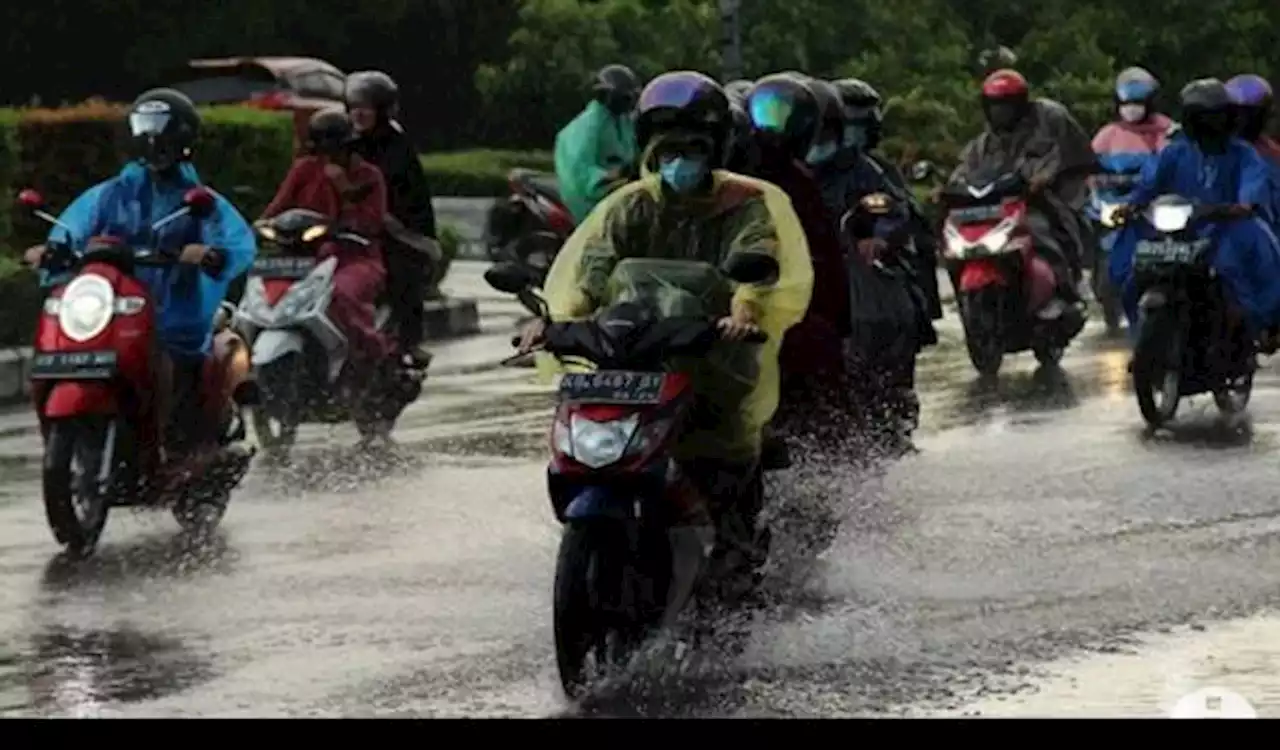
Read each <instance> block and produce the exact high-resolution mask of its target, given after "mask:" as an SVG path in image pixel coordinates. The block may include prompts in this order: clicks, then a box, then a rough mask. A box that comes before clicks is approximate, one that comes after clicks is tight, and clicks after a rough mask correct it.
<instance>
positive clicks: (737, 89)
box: [724, 78, 755, 104]
mask: <svg viewBox="0 0 1280 750" xmlns="http://www.w3.org/2000/svg"><path fill="white" fill-rule="evenodd" d="M754 85H755V84H753V83H752V82H751V81H748V80H747V79H745V78H739V79H738V80H736V81H729V82H728V83H726V84H725V85H724V93H725V95H726V96H728V97H729V101H731V102H737V103H739V104H744V103H745V102H746V101H747V94H749V93H750V92H751V87H752V86H754Z"/></svg>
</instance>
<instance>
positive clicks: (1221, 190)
mask: <svg viewBox="0 0 1280 750" xmlns="http://www.w3.org/2000/svg"><path fill="white" fill-rule="evenodd" d="M1165 194H1176V195H1180V196H1182V197H1184V198H1187V199H1189V200H1191V201H1193V202H1196V203H1214V204H1225V203H1249V204H1252V205H1254V206H1256V207H1257V209H1258V211H1259V215H1260V216H1261V217H1262V218H1251V219H1240V220H1236V221H1226V222H1221V223H1208V222H1202V223H1201V224H1200V225H1199V226H1198V227H1196V231H1197V233H1198V234H1199V236H1200V237H1202V238H1206V237H1207V238H1212V240H1213V246H1214V248H1215V249H1214V251H1213V252H1214V255H1213V258H1212V264H1213V267H1214V269H1215V270H1216V271H1217V273H1218V276H1219V278H1221V279H1222V281H1223V283H1224V284H1225V285H1226V287H1227V291H1228V292H1229V293H1230V294H1231V296H1232V298H1233V299H1234V300H1235V301H1236V303H1237V304H1239V305H1240V306H1241V307H1242V308H1243V309H1244V313H1245V318H1246V322H1247V323H1248V325H1249V327H1250V328H1251V329H1252V330H1253V331H1254V332H1257V331H1260V330H1262V329H1263V328H1266V327H1267V326H1269V325H1272V324H1273V323H1275V322H1276V321H1277V320H1280V241H1277V239H1276V235H1275V233H1274V232H1273V231H1272V230H1271V227H1270V224H1269V222H1270V221H1271V220H1272V216H1271V209H1270V207H1271V205H1272V202H1273V196H1272V186H1271V175H1270V168H1269V167H1268V165H1267V164H1266V163H1264V161H1263V159H1262V157H1261V156H1259V155H1258V152H1257V151H1255V150H1254V149H1253V147H1252V146H1250V145H1249V144H1247V143H1245V142H1244V141H1241V140H1238V139H1232V140H1231V142H1230V144H1229V145H1228V148H1227V151H1226V152H1225V153H1223V154H1221V155H1209V154H1205V153H1204V152H1202V151H1201V150H1200V149H1199V148H1198V147H1197V146H1196V144H1195V142H1193V141H1192V140H1191V139H1190V138H1188V137H1187V136H1186V135H1185V134H1179V135H1177V136H1175V138H1174V139H1173V140H1171V141H1170V142H1169V145H1168V146H1166V147H1165V149H1164V150H1163V151H1161V152H1160V158H1159V159H1157V160H1155V161H1152V162H1149V163H1148V164H1146V165H1145V167H1144V168H1143V170H1142V176H1141V178H1140V179H1139V181H1138V184H1137V185H1135V186H1134V188H1133V190H1132V192H1130V194H1129V200H1130V202H1132V203H1134V204H1136V205H1144V204H1147V203H1150V202H1151V201H1152V200H1154V199H1155V198H1157V197H1159V196H1160V195H1165ZM1149 231H1150V229H1149V228H1148V227H1147V226H1146V223H1145V222H1141V221H1135V222H1132V223H1130V224H1129V225H1128V226H1126V227H1125V228H1124V230H1123V231H1121V232H1120V233H1119V236H1118V237H1117V238H1116V244H1115V248H1114V251H1113V252H1112V253H1111V268H1110V270H1111V280H1112V282H1113V283H1114V284H1116V287H1117V288H1118V289H1120V290H1121V298H1122V301H1123V303H1124V308H1125V314H1126V315H1127V316H1128V318H1129V322H1130V323H1131V324H1136V322H1137V317H1138V299H1137V290H1136V289H1135V287H1134V280H1133V273H1132V271H1133V252H1134V248H1135V246H1136V244H1137V241H1138V240H1139V239H1141V237H1142V236H1143V234H1144V233H1146V232H1149ZM1133 329H1136V325H1131V330H1133Z"/></svg>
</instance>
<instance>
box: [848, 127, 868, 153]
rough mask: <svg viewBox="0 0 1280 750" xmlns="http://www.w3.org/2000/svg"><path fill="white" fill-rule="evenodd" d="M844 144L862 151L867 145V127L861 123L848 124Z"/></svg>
mask: <svg viewBox="0 0 1280 750" xmlns="http://www.w3.org/2000/svg"><path fill="white" fill-rule="evenodd" d="M844 145H845V148H855V149H858V150H859V151H861V150H862V149H864V148H866V146H867V129H866V128H864V127H862V126H861V125H846V126H845V128H844Z"/></svg>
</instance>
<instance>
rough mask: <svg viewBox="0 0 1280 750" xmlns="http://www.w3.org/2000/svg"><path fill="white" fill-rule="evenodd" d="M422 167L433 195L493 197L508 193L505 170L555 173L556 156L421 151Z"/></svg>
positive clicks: (488, 151) (546, 154) (548, 154)
mask: <svg viewBox="0 0 1280 750" xmlns="http://www.w3.org/2000/svg"><path fill="white" fill-rule="evenodd" d="M422 167H423V169H425V170H426V173H427V185H428V186H429V187H430V188H431V193H432V195H438V196H451V197H459V198H496V197H500V196H502V195H505V194H506V192H507V172H509V171H511V170H512V169H514V168H516V167H523V168H525V169H536V170H538V171H540V172H554V171H555V159H554V157H553V156H552V155H551V153H549V152H547V151H498V150H491V149H476V150H472V151H446V152H444V153H437V154H424V155H423V156H422Z"/></svg>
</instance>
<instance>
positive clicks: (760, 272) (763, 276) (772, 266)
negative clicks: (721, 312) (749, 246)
mask: <svg viewBox="0 0 1280 750" xmlns="http://www.w3.org/2000/svg"><path fill="white" fill-rule="evenodd" d="M779 271H780V269H779V268H778V261H777V259H775V258H774V257H773V256H772V255H769V254H767V253H752V252H744V253H734V254H733V255H730V256H729V259H728V260H727V261H726V262H725V264H724V267H723V268H722V269H721V272H722V273H724V275H725V276H728V277H729V278H730V279H733V280H734V281H736V282H738V283H739V284H770V283H773V282H774V281H776V280H777V279H778V273H779Z"/></svg>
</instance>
